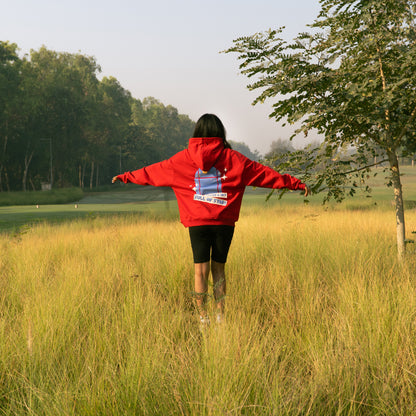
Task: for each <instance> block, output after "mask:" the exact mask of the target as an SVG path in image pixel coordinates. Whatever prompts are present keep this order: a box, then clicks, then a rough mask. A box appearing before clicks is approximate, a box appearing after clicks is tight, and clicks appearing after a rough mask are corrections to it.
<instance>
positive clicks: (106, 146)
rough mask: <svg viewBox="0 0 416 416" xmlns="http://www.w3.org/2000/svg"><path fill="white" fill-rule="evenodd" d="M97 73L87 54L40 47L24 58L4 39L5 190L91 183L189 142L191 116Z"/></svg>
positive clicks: (0, 186)
mask: <svg viewBox="0 0 416 416" xmlns="http://www.w3.org/2000/svg"><path fill="white" fill-rule="evenodd" d="M99 72H100V67H99V65H98V64H97V62H96V61H95V59H94V58H92V57H89V56H84V55H81V54H70V53H58V52H55V51H51V50H48V49H47V48H45V47H42V48H40V49H39V50H38V51H34V50H32V51H31V53H30V56H24V57H23V58H19V56H18V55H17V46H16V45H15V44H10V43H8V42H0V191H4V190H7V191H10V190H21V189H23V190H27V189H28V188H31V189H40V187H41V183H42V182H48V183H51V182H53V185H54V187H68V186H78V187H80V188H90V189H92V188H93V187H97V186H99V185H100V184H105V183H110V181H111V178H112V176H114V175H115V174H117V173H119V171H120V170H121V169H123V171H124V170H131V169H136V168H138V167H141V166H143V165H144V164H147V163H151V162H155V161H157V160H161V159H163V158H167V157H169V156H171V155H173V154H174V153H175V152H176V151H177V150H179V149H182V148H184V147H185V146H186V144H187V140H188V139H189V137H190V135H191V131H192V128H193V124H194V123H193V122H192V121H191V120H190V119H189V118H188V117H187V116H184V115H181V114H178V111H177V110H176V109H175V108H174V107H172V106H167V107H165V106H164V105H163V104H161V103H160V102H158V101H157V100H155V99H153V98H148V99H145V100H144V105H142V103H141V102H140V100H136V99H134V98H132V96H131V94H130V92H129V91H127V90H125V89H124V88H123V87H122V86H121V85H120V83H119V82H118V81H117V80H116V79H115V78H114V77H104V78H103V79H102V80H99V79H98V74H99ZM51 150H52V152H51ZM51 163H52V178H51V167H50V165H51Z"/></svg>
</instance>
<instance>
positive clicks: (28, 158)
mask: <svg viewBox="0 0 416 416" xmlns="http://www.w3.org/2000/svg"><path fill="white" fill-rule="evenodd" d="M32 157H33V152H32V153H31V154H30V155H29V156H28V155H27V154H26V155H25V170H24V171H23V180H22V182H23V191H24V192H26V182H27V173H28V171H29V165H30V162H31V161H32Z"/></svg>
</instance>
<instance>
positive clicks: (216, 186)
mask: <svg viewBox="0 0 416 416" xmlns="http://www.w3.org/2000/svg"><path fill="white" fill-rule="evenodd" d="M118 180H119V181H122V182H124V183H128V182H131V183H135V184H138V185H153V186H168V187H171V188H172V189H173V191H174V192H175V195H176V198H177V200H178V207H179V215H180V219H181V222H182V224H183V225H184V226H185V227H187V228H189V235H190V239H191V246H192V252H193V258H194V268H195V293H196V304H197V308H198V312H199V316H200V320H201V323H202V324H204V325H205V324H209V322H210V321H209V317H208V315H207V311H206V299H207V295H208V277H209V273H210V271H211V274H212V279H213V287H214V298H215V300H216V302H217V313H216V319H217V321H218V322H220V321H221V320H222V319H223V317H224V298H225V294H226V279H225V263H226V261H227V255H228V250H229V248H230V244H231V240H232V238H233V234H234V226H235V223H236V221H237V220H238V217H239V213H240V207H241V202H242V199H243V194H244V190H245V188H246V186H256V187H263V188H279V189H280V188H288V189H291V190H302V191H304V195H305V196H308V195H309V194H310V189H309V188H308V187H307V186H306V185H305V184H304V183H302V182H301V181H300V180H299V179H296V178H295V177H293V176H290V175H288V174H285V175H281V174H280V173H278V172H276V171H275V170H273V169H271V168H269V167H267V166H264V165H262V164H260V163H258V162H255V161H253V160H250V159H248V158H247V157H245V156H244V155H242V154H241V153H239V152H237V151H235V150H232V149H231V146H230V145H229V143H228V142H227V140H226V133H225V129H224V126H223V124H222V122H221V120H220V119H219V118H218V117H217V116H216V115H214V114H204V115H203V116H202V117H201V118H200V119H199V120H198V121H197V123H196V125H195V130H194V133H193V136H192V138H191V139H189V144H188V148H187V149H185V150H182V151H180V152H179V153H177V154H176V155H174V156H172V157H171V158H169V159H167V160H164V161H162V162H159V163H155V164H153V165H150V166H147V167H144V168H142V169H139V170H136V171H132V172H126V173H124V174H120V175H117V176H114V177H113V183H114V182H116V181H118Z"/></svg>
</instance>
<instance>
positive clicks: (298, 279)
mask: <svg viewBox="0 0 416 416" xmlns="http://www.w3.org/2000/svg"><path fill="white" fill-rule="evenodd" d="M407 227H408V230H409V231H410V230H414V229H416V212H415V210H413V211H409V212H408V213H407ZM188 238H189V237H188V234H187V231H186V230H185V229H184V228H183V227H182V226H181V225H180V224H179V223H177V222H176V221H171V220H168V221H164V220H144V219H143V218H140V217H139V218H136V219H134V217H132V216H130V217H129V218H126V219H123V218H122V217H118V218H116V219H114V220H111V219H110V218H95V219H89V220H80V221H75V222H72V223H67V224H60V225H54V226H51V225H39V226H37V227H34V228H32V229H30V230H29V231H28V232H27V233H26V234H23V235H21V236H14V237H11V236H3V237H2V240H1V243H0V267H1V273H2V278H1V279H0V339H1V342H0V359H1V361H0V414H4V415H25V414H28V415H98V414H102V415H136V414H137V415H181V414H183V415H240V414H244V415H308V414H309V415H382V414H386V415H396V414H401V415H411V414H414V413H415V412H416V358H415V355H416V348H415V345H416V336H415V331H416V327H415V317H416V316H415V311H416V295H415V293H416V292H415V283H416V282H415V273H414V270H415V266H416V261H415V250H414V248H413V247H411V246H410V247H409V255H408V259H407V263H406V265H403V266H401V265H399V264H397V261H396V248H395V230H394V214H393V213H392V212H390V211H389V210H365V211H360V210H356V211H347V210H342V209H329V210H327V211H325V210H324V209H323V208H321V207H307V206H306V207H299V206H295V205H294V206H281V207H276V206H275V207H273V206H271V207H264V206H263V207H258V206H252V207H247V208H246V209H244V211H243V214H242V217H241V219H240V221H239V223H238V224H237V229H236V234H235V238H234V242H233V245H232V248H231V251H230V256H229V263H228V266H227V276H228V280H227V283H228V296H227V320H226V323H225V324H224V325H221V326H217V325H213V326H212V327H211V328H210V329H208V330H207V331H205V332H204V333H201V332H200V329H199V326H198V322H197V319H196V316H195V312H194V308H193V303H192V289H193V282H192V280H193V278H192V273H193V265H192V256H191V250H190V245H189V242H188Z"/></svg>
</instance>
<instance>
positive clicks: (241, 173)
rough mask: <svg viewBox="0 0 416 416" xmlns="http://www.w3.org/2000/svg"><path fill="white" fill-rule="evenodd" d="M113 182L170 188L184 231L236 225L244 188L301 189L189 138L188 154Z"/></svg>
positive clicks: (219, 144)
mask: <svg viewBox="0 0 416 416" xmlns="http://www.w3.org/2000/svg"><path fill="white" fill-rule="evenodd" d="M117 178H118V179H119V180H121V181H122V182H124V183H128V182H131V183H135V184H138V185H153V186H168V187H171V188H172V189H173V191H174V192H175V195H176V198H177V200H178V207H179V215H180V219H181V222H182V224H183V225H184V226H185V227H190V226H196V225H234V224H235V222H236V221H237V220H238V217H239V214H240V207H241V201H242V199H243V194H244V190H245V188H246V186H256V187H263V188H288V189H291V190H297V189H300V190H304V189H305V184H303V183H302V182H301V181H300V180H299V179H296V178H295V177H293V176H290V175H288V174H285V175H281V174H280V173H278V172H276V171H275V170H273V169H271V168H269V167H267V166H264V165H262V164H260V163H258V162H254V161H252V160H250V159H248V158H247V157H245V156H244V155H242V154H241V153H239V152H237V151H235V150H232V149H226V148H224V144H223V140H222V139H221V138H218V137H204V138H198V137H193V138H191V139H190V140H189V145H188V148H187V149H185V150H182V151H181V152H179V153H177V154H176V155H174V156H172V157H171V158H170V159H167V160H164V161H162V162H159V163H155V164H153V165H150V166H147V167H145V168H142V169H138V170H135V171H132V172H126V173H124V174H121V175H118V176H117Z"/></svg>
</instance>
